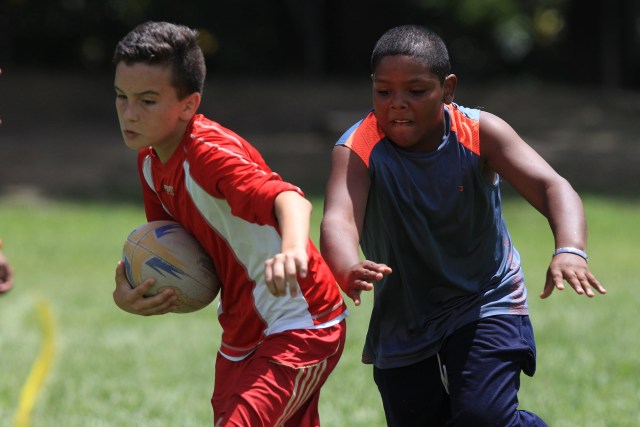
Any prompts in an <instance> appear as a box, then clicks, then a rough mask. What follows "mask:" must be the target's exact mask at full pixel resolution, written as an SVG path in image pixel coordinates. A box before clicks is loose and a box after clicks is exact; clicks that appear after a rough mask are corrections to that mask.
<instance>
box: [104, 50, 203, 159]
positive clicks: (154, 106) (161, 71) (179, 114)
mask: <svg viewBox="0 0 640 427" xmlns="http://www.w3.org/2000/svg"><path fill="white" fill-rule="evenodd" d="M114 87H115V91H116V110H117V112H118V120H119V122H120V129H121V131H122V135H123V137H124V142H125V144H126V145H127V147H129V148H131V149H134V150H139V149H141V148H144V147H149V146H153V148H154V149H155V151H156V153H157V154H158V156H159V157H160V159H161V160H162V161H163V162H165V161H167V160H168V159H169V157H171V154H172V153H173V152H174V150H175V149H176V147H177V146H178V145H179V144H180V141H181V140H182V137H183V136H184V132H185V130H186V126H187V124H188V122H189V121H190V120H191V118H192V117H193V115H194V114H195V111H196V109H197V107H198V104H199V101H200V95H199V94H198V93H195V94H191V95H189V96H187V97H186V98H185V99H183V100H180V99H178V95H177V91H176V89H175V87H174V86H172V85H171V68H170V67H165V66H161V65H149V64H145V63H134V64H130V65H128V64H125V63H124V62H120V63H119V64H118V65H117V66H116V75H115V83H114Z"/></svg>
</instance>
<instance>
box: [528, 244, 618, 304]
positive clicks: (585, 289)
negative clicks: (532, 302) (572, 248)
mask: <svg viewBox="0 0 640 427" xmlns="http://www.w3.org/2000/svg"><path fill="white" fill-rule="evenodd" d="M564 281H566V282H567V283H568V284H569V285H570V286H571V287H572V288H573V289H574V291H575V292H576V293H577V294H578V295H586V296H588V297H589V298H593V297H594V296H595V292H594V290H595V291H597V292H598V293H600V294H606V293H607V290H606V289H605V288H604V287H603V286H602V284H601V283H600V282H599V281H598V279H596V277H595V276H594V275H593V274H592V273H591V271H590V270H589V267H588V265H587V263H586V261H584V260H582V259H580V258H577V257H575V256H571V254H567V255H564V256H563V255H562V254H561V255H558V256H556V257H554V258H553V259H552V261H551V264H550V265H549V269H548V270H547V280H546V283H545V286H544V290H543V291H542V293H541V294H540V298H543V299H544V298H547V297H548V296H549V295H551V293H552V292H553V289H554V288H555V289H558V290H559V291H562V290H564Z"/></svg>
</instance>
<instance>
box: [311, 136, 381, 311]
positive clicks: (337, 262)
mask: <svg viewBox="0 0 640 427" xmlns="http://www.w3.org/2000/svg"><path fill="white" fill-rule="evenodd" d="M370 185H371V183H370V181H369V174H368V171H367V168H366V166H365V165H364V163H363V162H362V160H361V159H360V158H359V157H358V156H357V155H356V154H355V153H354V152H353V151H352V150H350V149H348V148H346V147H341V146H337V147H335V148H334V149H333V154H332V167H331V174H330V176H329V182H328V184H327V191H326V194H325V206H324V215H323V219H322V224H321V229H320V250H321V252H322V256H323V257H324V259H325V260H326V261H327V264H328V265H329V267H330V268H331V271H332V272H333V274H334V276H335V277H336V280H337V281H338V284H339V285H340V287H341V288H342V290H343V291H344V292H345V293H346V294H347V295H348V296H349V297H350V298H351V299H352V300H353V302H354V303H355V305H360V294H361V293H362V291H370V290H372V289H373V284H372V282H374V281H377V280H380V279H382V277H383V276H384V275H386V274H390V273H391V269H390V268H389V267H388V266H386V265H384V264H378V263H375V262H372V261H360V256H359V251H358V248H359V244H360V233H361V232H362V224H363V223H364V213H365V210H366V207H367V199H368V193H369V186H370Z"/></svg>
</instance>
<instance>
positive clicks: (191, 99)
mask: <svg viewBox="0 0 640 427" xmlns="http://www.w3.org/2000/svg"><path fill="white" fill-rule="evenodd" d="M201 100H202V95H201V94H200V92H193V93H192V94H191V95H188V96H187V97H186V98H185V99H184V100H183V102H182V119H183V120H185V121H189V120H191V118H192V117H193V116H194V115H195V114H196V112H197V111H198V108H199V107H200V101H201Z"/></svg>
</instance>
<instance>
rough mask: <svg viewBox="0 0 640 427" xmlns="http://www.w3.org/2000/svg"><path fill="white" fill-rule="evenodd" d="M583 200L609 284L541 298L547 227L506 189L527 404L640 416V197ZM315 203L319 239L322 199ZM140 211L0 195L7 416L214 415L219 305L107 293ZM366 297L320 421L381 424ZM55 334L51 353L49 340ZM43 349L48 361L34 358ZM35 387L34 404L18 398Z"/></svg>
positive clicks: (564, 420) (616, 417)
mask: <svg viewBox="0 0 640 427" xmlns="http://www.w3.org/2000/svg"><path fill="white" fill-rule="evenodd" d="M585 205H586V208H587V214H588V219H589V225H590V234H589V236H590V239H589V255H590V257H591V261H590V265H591V267H592V270H593V271H594V272H595V273H596V274H597V276H598V277H599V279H600V280H601V281H602V283H603V284H604V285H605V287H607V288H608V290H609V293H608V295H606V296H604V297H602V296H597V297H596V298H593V299H588V298H586V297H579V296H577V295H575V294H573V291H571V292H569V291H565V292H564V293H554V294H553V295H552V297H551V298H550V299H548V300H544V301H542V300H540V299H539V298H538V293H539V292H540V291H541V290H542V286H543V283H544V274H545V270H546V266H547V264H548V261H549V257H550V253H551V251H552V249H553V242H552V239H551V235H550V232H549V231H548V226H547V224H546V221H545V220H544V218H543V217H542V216H540V215H539V214H538V213H537V212H535V211H534V210H533V209H532V208H531V207H529V206H528V205H526V204H525V203H524V202H520V201H510V200H509V201H507V202H505V216H506V218H507V223H508V225H509V227H510V229H511V232H512V235H513V238H514V240H515V242H516V246H517V247H518V248H519V250H520V252H521V255H522V258H523V261H524V270H525V275H526V278H527V284H528V289H529V300H530V306H531V317H532V321H533V324H534V328H535V331H536V339H537V345H538V372H537V374H536V376H535V377H534V378H533V379H529V378H528V377H524V376H523V381H522V390H521V395H520V396H521V407H522V408H525V409H530V410H533V411H535V412H537V413H539V414H540V415H541V416H542V417H543V418H545V419H546V420H547V421H548V423H549V425H550V426H554V427H563V426H579V427H588V426H603V427H604V426H606V427H611V426H620V427H623V426H629V427H631V426H638V425H640V405H639V404H638V403H639V402H640V380H639V379H638V378H640V357H639V356H638V354H639V352H640V339H639V338H638V332H637V331H638V327H637V323H636V322H637V317H636V316H635V314H637V312H638V307H640V294H639V293H638V291H637V289H639V288H640V278H639V274H638V273H639V271H640V268H639V263H638V260H637V253H638V243H639V242H640V227H638V226H639V223H638V221H639V219H640V215H639V213H640V201H621V200H608V199H604V198H598V197H586V198H585ZM315 206H316V208H315V211H314V224H313V226H312V229H313V231H314V235H313V238H314V240H316V241H317V229H318V222H319V217H320V214H321V211H322V206H321V201H316V204H315ZM142 222H144V216H143V213H142V210H141V209H140V208H138V207H132V206H129V205H120V204H78V203H62V202H50V203H42V202H41V203H38V204H37V205H32V204H24V203H12V202H9V201H7V202H3V203H0V236H1V237H2V238H3V239H4V241H5V252H6V254H7V256H8V257H9V258H10V260H11V261H12V264H13V265H14V267H15V269H16V285H15V289H14V290H13V291H11V292H10V293H9V294H7V295H4V296H2V297H0V378H1V380H0V426H2V427H4V426H16V427H17V426H18V424H19V423H16V422H15V420H16V415H20V414H22V415H25V414H26V415H28V416H25V418H24V419H23V421H24V420H26V421H24V422H23V426H26V425H31V426H33V427H38V426H42V427H45V426H46V427H75V426H79V427H80V426H81V427H91V426H118V427H120V426H136V427H145V426H176V427H188V426H209V425H212V418H213V417H212V413H211V409H210V405H209V396H210V393H211V389H212V385H213V376H214V372H213V363H214V355H215V352H216V349H217V346H218V343H219V333H220V331H219V327H218V325H217V321H216V320H215V307H214V306H213V305H212V306H209V307H207V308H206V309H204V310H202V311H200V312H196V313H191V314H180V315H177V314H171V315H166V316H161V317H151V318H142V317H138V316H133V315H130V314H127V313H124V312H122V311H120V310H119V309H117V308H116V306H115V305H114V304H113V300H112V298H111V292H112V288H113V275H114V269H115V265H116V261H117V260H118V259H119V256H120V251H121V248H122V243H123V241H124V238H125V237H126V235H127V234H128V233H129V232H130V231H131V230H132V229H133V228H134V227H135V226H137V225H139V224H140V223H142ZM370 301H371V297H370V296H368V297H365V298H364V303H363V305H362V306H361V307H358V308H355V307H354V306H353V304H352V303H351V301H349V307H350V311H351V317H350V321H349V336H348V342H347V347H346V351H345V353H344V356H343V358H342V360H341V362H340V363H339V365H338V367H337V368H336V371H334V373H333V375H332V377H331V378H330V380H329V382H328V383H327V385H326V386H325V388H324V389H323V392H322V397H321V417H322V420H323V425H325V426H330V427H356V426H367V427H371V426H384V425H385V422H384V415H383V412H382V408H381V403H380V399H379V396H378V393H377V391H376V388H375V385H374V383H373V380H372V378H371V368H370V367H369V366H366V365H362V364H361V363H360V361H359V357H360V352H361V347H362V342H363V338H364V332H365V330H366V327H367V322H368V316H369V311H370ZM47 313H49V315H47ZM634 325H636V326H634ZM47 342H49V343H50V344H51V347H50V348H49V349H50V350H51V351H52V353H51V354H52V355H53V356H52V357H48V356H46V353H43V350H44V349H45V347H46V346H45V345H44V344H45V343H47ZM43 358H44V359H45V361H48V362H49V363H50V364H49V365H46V363H45V364H44V365H42V364H40V365H38V364H37V361H38V360H39V361H40V362H38V363H41V362H42V361H43ZM34 364H36V366H40V368H42V367H43V366H44V368H42V369H41V370H40V372H39V373H37V374H36V375H35V376H36V377H38V376H39V377H40V379H41V380H42V381H43V383H42V384H41V386H39V385H37V381H36V382H35V383H34V382H31V380H33V378H34V374H33V372H34V371H33V370H32V369H33V367H34ZM30 374H31V377H30ZM27 384H31V386H32V387H31V388H29V387H25V386H26V385H27ZM33 384H36V385H35V386H34V385H33ZM29 399H31V400H32V401H33V403H34V407H33V411H32V412H31V411H26V410H24V407H23V406H21V405H24V402H25V401H26V400H27V401H28V400H29ZM21 408H22V409H21ZM29 421H30V422H29ZM23 426H21V427H23Z"/></svg>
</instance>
